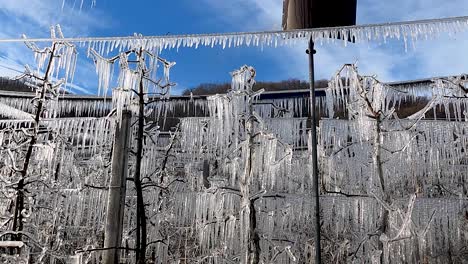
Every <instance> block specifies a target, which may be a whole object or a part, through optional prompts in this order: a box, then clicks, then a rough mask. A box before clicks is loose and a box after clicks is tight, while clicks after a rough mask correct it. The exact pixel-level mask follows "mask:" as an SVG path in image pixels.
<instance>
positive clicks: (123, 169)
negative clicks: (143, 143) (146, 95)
mask: <svg viewBox="0 0 468 264" xmlns="http://www.w3.org/2000/svg"><path fill="white" fill-rule="evenodd" d="M131 117H132V115H131V112H130V111H123V112H122V120H120V122H119V123H118V124H116V129H115V136H114V148H113V154H112V174H111V179H110V183H109V194H108V200H107V214H106V215H107V218H106V230H105V238H104V248H108V250H106V251H105V252H104V262H103V263H105V264H115V263H119V252H120V251H119V249H118V248H119V247H120V246H121V244H122V228H123V216H124V210H125V195H126V188H127V184H126V182H127V176H128V153H129V152H128V149H129V147H130V140H129V139H130V124H131Z"/></svg>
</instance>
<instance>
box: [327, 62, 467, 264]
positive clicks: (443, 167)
mask: <svg viewBox="0 0 468 264" xmlns="http://www.w3.org/2000/svg"><path fill="white" fill-rule="evenodd" d="M459 79H460V78H455V80H459ZM462 79H463V78H462ZM449 82H450V81H446V80H445V81H442V80H438V81H436V82H435V84H434V93H433V94H434V95H433V97H432V99H431V100H430V101H429V103H428V104H427V105H426V106H425V107H423V108H422V109H421V110H420V111H418V112H417V113H415V114H413V115H411V116H409V117H407V118H405V119H400V118H399V117H398V116H397V114H396V108H397V107H398V105H399V104H400V102H401V101H402V100H403V98H405V97H406V96H408V95H407V93H408V92H407V91H401V90H396V89H394V88H392V87H389V86H387V85H385V84H383V83H381V82H379V81H377V80H376V79H375V78H374V77H371V76H360V75H359V74H358V73H357V70H356V67H355V66H354V65H345V66H344V67H343V68H342V69H341V70H340V71H339V72H338V74H337V75H336V76H335V78H333V79H332V81H331V82H330V87H329V89H328V91H327V102H328V104H327V106H328V108H329V113H330V117H334V107H335V106H336V105H341V106H342V107H343V108H345V109H346V111H347V113H346V114H347V116H348V120H336V119H329V120H323V121H322V122H321V146H322V147H323V152H322V154H323V155H324V157H326V158H325V159H324V160H323V163H324V164H323V165H324V166H323V173H324V176H323V180H322V181H323V182H322V186H323V187H322V189H323V191H324V193H325V194H328V195H340V196H345V197H347V199H350V200H356V201H362V202H364V203H369V204H373V205H372V207H371V208H378V207H380V208H381V209H380V213H378V214H377V215H376V214H375V213H370V214H371V215H373V217H372V218H370V220H369V221H370V223H372V224H371V226H369V227H367V228H375V229H374V230H369V231H368V233H367V234H365V235H364V236H363V238H362V240H361V241H362V242H361V243H358V244H355V243H354V242H353V243H350V242H349V241H356V240H355V238H354V239H353V238H352V237H348V238H346V237H341V238H335V240H333V239H332V242H331V243H334V244H339V243H337V242H336V241H340V240H341V241H343V240H345V241H346V240H347V241H348V242H346V246H345V247H343V248H341V249H340V251H342V252H345V253H344V254H342V256H341V257H342V260H341V261H346V260H347V261H350V260H356V259H359V257H358V255H359V254H360V253H359V251H361V250H368V249H365V248H367V246H366V243H375V244H376V245H378V246H376V248H378V250H376V251H374V253H372V254H370V253H369V252H367V253H366V254H368V255H367V257H364V258H367V259H374V260H373V261H376V262H378V263H388V262H389V261H392V260H395V259H396V258H397V256H398V254H400V255H403V256H406V257H408V258H411V259H412V260H413V261H415V262H421V261H423V259H426V258H427V252H425V245H426V244H427V240H428V239H429V238H428V237H431V236H433V235H434V233H432V232H435V236H439V235H440V233H437V231H436V229H434V228H433V229H429V228H430V227H431V225H432V224H433V221H434V217H439V216H438V215H435V212H436V208H433V211H432V212H429V213H428V214H427V215H425V216H424V218H422V219H420V220H419V221H417V222H415V221H414V216H413V214H414V210H416V209H415V208H418V209H417V210H418V212H417V214H421V213H420V212H419V210H421V209H420V206H421V203H423V201H424V200H419V198H418V197H421V199H424V198H425V197H428V196H429V197H430V196H431V195H433V194H431V192H433V188H432V185H433V182H440V181H441V180H439V179H443V180H442V181H443V182H451V181H452V180H450V179H449V178H450V177H458V178H459V180H462V181H463V180H464V176H463V175H462V174H463V173H460V174H457V173H456V172H454V173H450V171H456V169H455V168H456V167H455V166H458V165H457V164H460V163H462V164H463V161H462V160H460V158H461V157H462V156H463V154H462V153H463V152H464V149H465V148H466V146H464V145H463V143H461V144H460V143H457V141H456V140H455V141H454V140H453V138H452V137H450V136H449V137H447V136H446V135H444V134H439V133H440V131H444V130H446V131H450V130H453V131H454V132H455V133H456V135H457V136H456V137H461V138H463V137H464V136H463V135H462V134H464V132H463V128H461V131H462V132H461V133H460V132H456V131H460V127H459V125H460V126H461V127H463V126H464V124H463V123H460V124H456V123H454V124H450V123H446V122H443V121H440V122H430V121H425V120H423V118H424V116H425V115H426V114H427V113H428V112H429V111H431V110H432V109H434V108H435V107H437V106H439V105H445V106H446V113H448V114H447V118H448V119H450V116H453V115H454V113H455V116H458V117H459V116H460V113H462V112H463V110H461V109H463V108H464V107H462V106H461V105H463V104H465V103H460V101H459V100H460V97H463V96H464V95H463V93H460V91H459V90H460V87H464V86H460V85H458V84H455V83H456V81H454V82H452V88H450V89H451V91H452V92H451V93H447V92H446V90H447V88H446V89H443V88H442V87H441V83H445V84H447V83H449ZM457 86H458V87H459V88H458V89H455V90H453V87H457ZM441 88H442V89H441ZM461 90H463V89H461ZM455 94H456V97H453V95H455ZM449 101H450V102H449ZM452 104H453V106H452ZM449 105H450V106H449ZM452 109H456V110H455V111H452ZM457 109H458V110H457ZM450 113H451V114H450ZM456 113H459V114H458V115H457V114H456ZM461 140H463V139H461ZM447 144H450V146H447ZM427 153H434V154H429V155H428V154H427ZM449 157H450V158H449ZM436 160H438V161H439V162H436ZM441 160H444V161H443V162H442V161H441ZM402 168H403V169H402ZM434 174H435V175H434ZM450 175H451V176H450ZM433 176H436V177H434V178H431V177H433ZM436 178H439V179H437V180H436ZM402 200H409V202H408V204H407V205H404V204H402ZM360 206H365V205H364V204H363V205H360ZM372 210H375V209H372ZM377 219H379V220H378V221H377ZM347 232H349V231H347ZM359 232H362V231H357V233H359ZM428 232H429V233H431V235H429V233H428ZM345 234H346V233H345ZM336 239H338V240H336ZM457 239H462V238H460V237H459V238H457ZM333 241H334V242H333ZM402 244H405V245H406V247H408V246H409V245H411V246H409V247H413V248H414V250H412V251H410V252H404V251H403V252H401V251H400V252H399V250H400V249H399V248H401V245H402Z"/></svg>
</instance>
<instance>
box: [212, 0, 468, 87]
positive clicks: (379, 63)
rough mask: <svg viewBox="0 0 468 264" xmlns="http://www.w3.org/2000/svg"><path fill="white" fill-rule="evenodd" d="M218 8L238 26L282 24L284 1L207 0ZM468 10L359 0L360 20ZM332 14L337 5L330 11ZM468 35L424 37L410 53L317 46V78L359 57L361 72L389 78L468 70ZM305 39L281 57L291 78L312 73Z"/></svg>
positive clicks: (459, 4)
mask: <svg viewBox="0 0 468 264" xmlns="http://www.w3.org/2000/svg"><path fill="white" fill-rule="evenodd" d="M204 2H205V3H206V4H208V5H210V6H211V7H212V8H214V9H217V10H219V11H220V12H218V13H219V19H223V20H225V21H229V22H230V23H231V24H232V25H233V26H234V27H236V30H239V31H243V30H269V29H280V25H281V17H282V16H281V15H282V2H283V1H282V0H232V1H218V0H204ZM467 13H468V5H466V0H394V1H375V0H358V14H357V15H358V17H357V20H358V24H370V23H381V22H389V21H404V20H417V19H429V18H439V17H449V16H463V15H466V14H467ZM330 15H333V10H330ZM467 41H468V35H467V34H464V35H460V36H459V37H458V39H453V38H441V39H439V40H434V41H421V42H419V43H417V46H416V49H411V48H410V49H409V50H408V52H407V53H405V52H404V49H403V48H402V46H403V43H399V42H392V43H391V44H386V45H380V44H368V45H367V44H364V45H355V44H352V45H349V46H348V47H346V48H345V47H342V46H340V44H332V45H324V46H317V47H316V49H317V50H318V53H317V55H316V73H317V75H318V76H317V77H318V78H328V77H330V76H331V75H332V74H333V73H334V72H335V71H336V70H337V69H338V68H339V67H340V66H341V65H342V64H344V63H352V62H355V61H358V62H359V63H358V65H360V69H361V71H363V72H365V73H366V74H376V75H377V76H378V78H380V79H382V80H384V81H392V80H402V79H413V78H422V77H431V76H442V75H452V74H458V73H462V72H466V71H467V69H466V68H467V67H466V61H468V53H466V51H464V50H466V46H467ZM305 48H306V43H303V44H302V45H296V46H295V47H291V48H280V49H281V50H280V51H278V53H280V54H282V57H283V58H284V57H291V58H293V59H292V60H290V61H292V62H289V63H288V64H285V63H283V58H279V59H278V64H279V67H282V68H283V69H284V71H287V72H288V73H289V74H290V75H291V77H297V78H303V79H306V78H307V68H308V61H307V56H306V55H305V53H304V50H305Z"/></svg>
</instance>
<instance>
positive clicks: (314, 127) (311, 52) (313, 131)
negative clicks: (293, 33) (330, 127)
mask: <svg viewBox="0 0 468 264" xmlns="http://www.w3.org/2000/svg"><path fill="white" fill-rule="evenodd" d="M315 53H316V51H315V49H314V41H313V40H312V37H311V38H310V40H309V49H308V50H307V54H309V79H310V115H311V130H310V131H311V134H312V135H311V136H312V146H311V156H312V167H313V168H312V178H313V180H314V200H315V201H314V202H315V212H314V213H315V226H314V227H315V263H316V264H320V263H322V253H321V246H320V193H319V173H318V162H317V121H316V119H315V114H316V113H315V109H316V108H315V76H314V54H315Z"/></svg>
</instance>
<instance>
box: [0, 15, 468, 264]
mask: <svg viewBox="0 0 468 264" xmlns="http://www.w3.org/2000/svg"><path fill="white" fill-rule="evenodd" d="M467 21H468V20H467V19H459V20H456V19H452V20H450V19H449V20H441V21H438V20H437V21H425V22H421V23H419V24H418V23H416V22H415V23H408V24H401V23H400V24H395V25H391V24H383V25H377V26H369V27H356V28H353V27H351V28H349V27H348V28H345V29H336V30H334V29H324V30H315V31H314V30H310V31H307V30H306V31H290V32H282V33H281V32H266V33H265V32H263V33H255V34H250V33H245V34H244V35H243V33H238V34H237V33H236V34H231V35H206V36H196V35H189V36H175V37H166V38H164V37H160V38H159V37H158V38H145V37H143V36H135V37H128V38H123V39H97V40H93V39H79V38H78V39H67V38H64V37H63V34H62V32H61V29H60V27H56V28H54V30H53V31H52V36H51V39H48V40H43V41H41V40H39V41H33V40H31V41H30V40H28V39H25V40H24V41H25V44H26V46H27V47H28V48H29V49H30V50H31V54H30V56H31V57H34V59H35V62H36V64H37V65H34V66H33V67H26V70H25V72H24V74H22V75H21V76H18V78H17V80H18V82H10V81H6V80H5V81H4V82H5V83H7V84H8V85H9V86H10V87H13V88H15V87H24V86H26V87H29V89H30V90H31V91H32V93H19V92H18V90H17V89H13V90H14V91H2V92H0V117H1V119H0V260H1V262H2V263H56V264H58V263H80V264H82V263H83V264H84V263H90V264H97V263H136V264H141V263H161V264H166V263H245V264H247V263H248V264H257V263H265V264H269V263H285V264H287V263H304V264H305V263H308V264H309V263H315V262H314V257H315V255H316V252H315V248H316V247H315V245H314V243H315V240H314V237H316V235H317V234H316V233H315V229H314V221H315V215H314V209H315V203H314V199H313V198H314V192H313V190H314V182H313V178H312V176H311V175H312V171H313V168H312V164H313V162H312V161H311V151H312V144H313V142H315V141H314V140H313V138H312V136H311V133H310V131H311V128H312V122H311V121H312V117H313V118H315V119H316V120H317V122H318V123H317V124H318V126H317V129H318V137H317V148H318V167H317V169H318V171H319V186H318V187H319V190H320V196H319V197H320V211H319V213H320V234H321V243H322V245H321V253H322V260H323V262H324V263H467V259H468V183H467V181H468V154H467V153H468V77H467V76H466V75H459V76H450V77H443V78H432V79H428V80H424V81H417V82H406V83H392V84H388V83H383V82H380V81H379V80H378V79H376V78H375V77H373V76H367V75H364V74H362V73H360V72H359V71H358V69H357V67H356V65H354V64H346V65H344V66H343V67H342V68H341V69H337V72H336V74H334V75H333V76H331V78H330V79H329V81H328V82H327V84H326V85H322V87H321V88H319V89H317V90H316V91H314V92H315V96H316V108H315V109H311V106H310V105H311V104H310V93H309V91H308V90H304V89H302V88H303V86H304V85H305V86H307V83H305V84H304V83H302V84H301V82H299V83H298V84H297V85H298V86H297V88H298V89H294V90H289V91H273V92H272V91H265V90H264V89H263V88H265V87H264V86H267V84H265V83H259V84H257V83H256V81H255V78H256V76H257V72H256V70H255V69H254V68H253V67H251V66H242V67H240V68H239V69H233V72H232V73H231V76H232V83H231V84H230V85H229V87H228V88H227V89H226V87H224V88H222V87H221V88H220V89H224V90H227V92H226V93H215V94H212V95H199V94H194V93H190V92H187V93H186V94H185V95H182V96H171V88H172V87H174V85H175V82H176V81H177V80H171V78H170V77H171V76H170V72H171V69H173V68H174V67H177V65H176V63H175V62H171V61H168V60H166V59H165V58H164V56H163V55H164V52H163V51H164V50H165V49H168V48H175V47H179V46H183V47H195V46H198V45H203V46H213V45H218V46H224V47H231V46H233V47H234V46H242V45H256V46H258V45H266V46H267V45H271V46H275V45H282V44H285V43H286V44H287V43H288V42H293V41H297V39H301V38H304V39H309V38H311V39H314V40H316V42H320V39H323V37H324V36H329V35H337V34H341V36H349V37H351V36H352V38H354V39H355V40H356V41H370V40H373V39H379V40H381V39H384V38H401V39H402V40H403V39H404V41H405V42H406V41H410V40H412V41H416V40H418V38H422V37H423V36H427V35H428V34H436V33H435V32H441V31H450V32H452V31H455V32H457V30H458V31H459V30H460V29H461V28H463V27H465V28H466V27H467V26H468V22H467ZM346 38H347V37H346ZM335 39H336V38H335ZM329 41H331V40H329ZM334 41H337V42H339V41H340V40H334ZM83 47H84V48H85V49H86V51H87V54H86V55H87V57H88V58H90V59H92V60H93V62H94V65H95V66H96V72H97V75H98V78H99V80H98V84H97V86H98V87H99V91H98V95H99V96H78V95H71V94H66V93H64V92H63V87H64V86H66V85H67V84H69V83H71V82H72V81H73V77H74V76H73V74H74V71H75V67H76V65H77V60H78V59H79V58H80V57H79V56H78V55H77V54H78V52H77V49H78V48H83ZM291 82H293V81H290V82H289V83H291ZM20 84H21V85H20ZM284 84H288V82H285V83H284ZM322 84H323V82H322ZM268 85H270V86H275V85H274V84H271V83H270V84H268ZM208 86H209V85H208ZM199 88H200V89H199V90H200V91H202V92H200V93H204V92H203V91H204V90H203V89H205V88H209V87H203V86H201V87H199ZM218 88H219V87H218ZM284 88H288V87H284ZM18 89H20V88H18ZM274 90H276V88H274ZM117 261H118V262H117Z"/></svg>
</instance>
